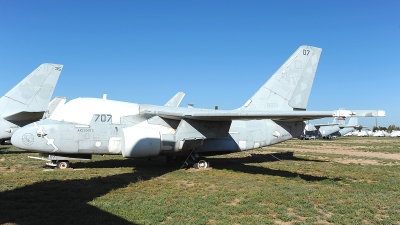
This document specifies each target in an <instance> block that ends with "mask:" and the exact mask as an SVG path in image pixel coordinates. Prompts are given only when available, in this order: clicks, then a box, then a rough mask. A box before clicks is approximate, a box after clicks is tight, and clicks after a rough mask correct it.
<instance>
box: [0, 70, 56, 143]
mask: <svg viewBox="0 0 400 225" xmlns="http://www.w3.org/2000/svg"><path fill="white" fill-rule="evenodd" d="M62 68H63V65H59V64H50V63H45V64H42V65H40V66H39V67H38V68H37V69H35V70H34V71H33V72H32V73H30V74H29V75H28V76H27V77H25V78H24V79H23V80H22V81H21V82H20V83H19V84H17V85H16V86H15V87H13V88H12V89H11V90H10V91H9V92H7V93H6V94H5V95H4V96H2V97H1V98H0V142H1V144H4V143H5V141H6V140H10V139H11V136H12V135H13V134H14V133H15V132H16V131H17V130H18V129H19V128H20V127H22V126H25V125H27V124H29V123H32V122H34V121H38V120H40V119H42V117H43V114H44V113H45V111H46V110H47V107H48V104H49V101H50V98H51V96H52V95H53V91H54V88H55V86H56V84H57V81H58V78H59V76H60V73H61V70H62Z"/></svg>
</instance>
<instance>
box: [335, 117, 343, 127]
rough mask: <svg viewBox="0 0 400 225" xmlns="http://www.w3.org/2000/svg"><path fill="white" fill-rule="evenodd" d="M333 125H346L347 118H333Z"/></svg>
mask: <svg viewBox="0 0 400 225" xmlns="http://www.w3.org/2000/svg"><path fill="white" fill-rule="evenodd" d="M333 123H334V124H338V125H344V124H345V123H346V118H345V117H335V118H333Z"/></svg>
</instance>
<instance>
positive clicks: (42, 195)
mask: <svg viewBox="0 0 400 225" xmlns="http://www.w3.org/2000/svg"><path fill="white" fill-rule="evenodd" d="M118 161H121V162H123V161H122V160H118ZM88 164H90V163H88ZM94 164H97V165H100V167H107V166H105V165H103V164H101V163H100V162H94ZM108 164H110V165H112V162H108ZM152 164H153V165H152ZM117 166H121V165H118V164H117ZM131 166H132V164H131ZM108 167H110V166H108ZM176 169H177V168H176V167H173V166H171V165H170V166H165V165H160V164H157V163H147V166H145V167H142V166H138V167H137V166H136V165H135V171H134V172H132V173H125V174H119V175H112V176H107V177H94V178H91V179H89V180H84V179H76V180H50V181H43V182H37V183H34V184H32V185H27V186H25V187H21V188H17V189H14V190H10V191H5V192H1V193H0V202H1V204H0V224H4V223H16V224H122V225H125V224H130V225H131V224H135V223H134V222H130V221H127V220H125V219H123V218H121V217H118V216H116V215H113V214H111V213H108V212H106V211H103V210H101V209H99V208H97V207H95V206H92V205H90V204H88V202H90V201H92V200H93V199H95V198H98V197H101V196H103V195H106V194H107V193H109V192H110V191H112V190H115V189H119V188H123V187H126V186H127V185H129V184H132V183H136V182H137V181H138V180H141V181H146V180H150V179H152V178H154V177H158V176H161V175H163V174H165V173H168V172H171V171H173V170H176ZM65 172H68V171H65ZM71 172H72V171H71ZM48 173H51V172H48ZM127 197H128V198H129V196H127Z"/></svg>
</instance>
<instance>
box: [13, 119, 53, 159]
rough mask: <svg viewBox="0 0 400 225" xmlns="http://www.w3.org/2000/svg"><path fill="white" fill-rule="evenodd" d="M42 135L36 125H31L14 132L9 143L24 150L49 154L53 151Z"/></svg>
mask: <svg viewBox="0 0 400 225" xmlns="http://www.w3.org/2000/svg"><path fill="white" fill-rule="evenodd" d="M41 132H42V133H41ZM42 134H43V131H42V130H41V129H40V127H39V126H38V125H37V124H36V123H31V124H28V125H26V126H24V127H22V128H20V129H19V130H18V131H16V132H15V133H14V134H13V135H12V137H11V143H12V144H13V145H14V146H15V147H18V148H21V149H24V150H29V151H35V152H51V151H52V150H53V149H52V148H51V147H49V146H48V145H47V144H46V143H47V142H46V140H44V138H43V136H42Z"/></svg>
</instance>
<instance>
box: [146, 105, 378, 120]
mask: <svg viewBox="0 0 400 225" xmlns="http://www.w3.org/2000/svg"><path fill="white" fill-rule="evenodd" d="M378 111H381V110H374V111H369V112H368V113H367V112H363V114H362V115H361V116H374V115H375V116H377V115H381V116H383V115H384V111H383V113H382V112H381V113H379V112H378ZM144 114H145V115H146V116H148V117H151V116H159V117H163V118H168V119H175V120H180V119H184V118H186V119H193V120H205V121H230V120H253V119H272V120H281V121H305V120H311V119H320V118H325V117H335V116H345V117H350V116H352V115H353V116H355V115H356V114H357V113H356V111H351V110H334V111H265V110H204V109H190V108H166V107H154V108H149V109H147V110H146V111H145V112H144ZM357 116H358V115H357Z"/></svg>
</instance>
